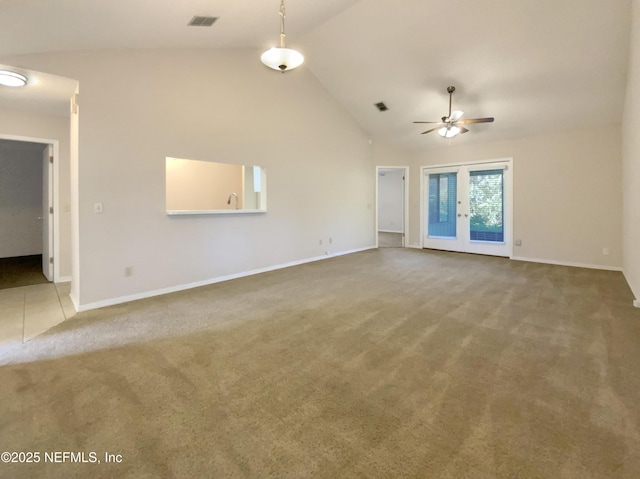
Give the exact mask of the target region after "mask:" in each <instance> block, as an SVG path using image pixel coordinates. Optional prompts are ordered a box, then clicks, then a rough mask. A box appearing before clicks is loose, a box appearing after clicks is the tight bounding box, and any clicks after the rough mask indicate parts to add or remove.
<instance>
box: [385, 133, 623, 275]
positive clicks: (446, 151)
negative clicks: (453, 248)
mask: <svg viewBox="0 0 640 479" xmlns="http://www.w3.org/2000/svg"><path fill="white" fill-rule="evenodd" d="M469 134H473V133H469ZM620 138H621V137H620V127H619V126H617V125H612V126H604V127H600V128H597V129H586V130H574V131H567V132H562V133H559V134H553V135H544V136H537V137H530V138H522V139H518V140H509V141H503V142H495V143H485V144H478V145H474V146H466V147H457V146H455V139H454V140H452V142H451V146H446V147H444V148H441V149H437V150H430V151H427V152H425V153H423V154H421V155H416V156H414V157H413V158H407V157H405V158H401V157H399V156H398V155H395V154H390V152H389V151H387V150H385V149H384V148H380V151H378V152H376V154H375V156H374V157H375V161H376V162H380V163H382V164H385V165H388V164H403V163H407V162H408V163H410V164H411V174H410V181H411V184H410V195H411V201H410V219H409V222H410V226H411V232H410V238H409V242H408V243H407V244H408V245H409V246H419V245H420V167H421V166H425V165H439V164H453V163H466V162H473V161H480V160H488V159H496V158H505V157H513V162H514V170H513V174H514V179H513V182H514V185H513V193H514V195H513V196H514V218H513V221H514V225H513V226H514V238H515V239H520V240H522V246H520V247H514V256H516V257H521V258H528V259H531V260H542V261H549V262H558V263H565V264H575V265H585V266H594V267H601V268H612V269H616V268H620V267H621V266H622V233H621V232H622V194H621V191H622V189H621V188H622V180H621V178H622V169H621V166H622V161H621V149H620V141H621V140H620ZM394 160H395V161H396V162H397V163H390V162H392V161H394ZM605 247H607V248H609V255H603V254H602V252H603V248H605Z"/></svg>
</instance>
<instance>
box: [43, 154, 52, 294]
mask: <svg viewBox="0 0 640 479" xmlns="http://www.w3.org/2000/svg"><path fill="white" fill-rule="evenodd" d="M51 158H53V147H52V145H46V146H45V148H44V151H43V152H42V221H43V223H42V274H44V276H45V277H46V278H47V280H49V281H53V262H52V260H51V258H52V257H53V162H52V160H51Z"/></svg>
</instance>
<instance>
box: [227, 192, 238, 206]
mask: <svg viewBox="0 0 640 479" xmlns="http://www.w3.org/2000/svg"><path fill="white" fill-rule="evenodd" d="M232 196H235V197H236V209H238V195H236V194H235V193H231V194H230V195H229V198H228V199H227V204H228V205H230V204H231V197H232Z"/></svg>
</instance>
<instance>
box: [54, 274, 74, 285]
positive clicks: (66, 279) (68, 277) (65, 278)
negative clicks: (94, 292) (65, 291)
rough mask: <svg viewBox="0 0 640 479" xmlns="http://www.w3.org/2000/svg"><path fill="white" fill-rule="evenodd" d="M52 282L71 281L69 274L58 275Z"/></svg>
mask: <svg viewBox="0 0 640 479" xmlns="http://www.w3.org/2000/svg"><path fill="white" fill-rule="evenodd" d="M54 283H56V284H58V283H71V276H60V277H59V278H58V279H56V280H55V281H54Z"/></svg>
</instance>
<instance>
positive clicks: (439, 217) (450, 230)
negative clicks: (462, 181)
mask: <svg viewBox="0 0 640 479" xmlns="http://www.w3.org/2000/svg"><path fill="white" fill-rule="evenodd" d="M457 175H458V174H457V173H437V174H432V175H429V229H428V235H429V236H430V237H439V238H455V237H456V201H457V189H458V188H457Z"/></svg>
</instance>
